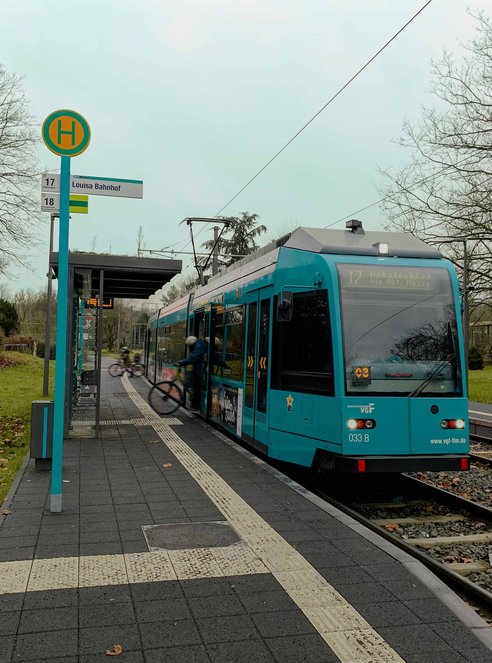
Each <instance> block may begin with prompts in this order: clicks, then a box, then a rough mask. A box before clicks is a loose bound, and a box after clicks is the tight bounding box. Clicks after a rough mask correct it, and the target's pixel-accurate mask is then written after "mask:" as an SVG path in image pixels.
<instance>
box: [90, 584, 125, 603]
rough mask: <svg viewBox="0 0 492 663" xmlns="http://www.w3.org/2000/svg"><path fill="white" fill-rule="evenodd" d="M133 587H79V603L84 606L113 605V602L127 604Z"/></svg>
mask: <svg viewBox="0 0 492 663" xmlns="http://www.w3.org/2000/svg"><path fill="white" fill-rule="evenodd" d="M134 586H135V585H108V586H105V587H80V588H79V590H78V591H79V603H80V605H81V606H82V605H84V604H99V603H108V604H109V603H115V602H121V601H123V602H129V601H131V599H132V597H131V594H130V587H132V588H133V587H134Z"/></svg>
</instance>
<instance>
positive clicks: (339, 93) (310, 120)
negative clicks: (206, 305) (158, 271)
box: [183, 0, 432, 248]
mask: <svg viewBox="0 0 492 663" xmlns="http://www.w3.org/2000/svg"><path fill="white" fill-rule="evenodd" d="M431 2H432V0H427V2H425V3H424V5H423V6H422V7H421V8H420V9H419V10H418V11H417V12H415V14H413V16H411V17H410V18H409V19H408V21H406V23H404V24H403V25H402V26H401V28H400V29H399V30H398V31H397V32H395V34H394V35H393V36H392V37H390V38H389V39H388V40H387V41H386V42H385V43H384V44H383V46H381V48H379V49H378V50H377V51H376V53H374V55H373V56H372V57H371V58H370V59H369V60H367V61H366V62H365V64H363V65H362V66H361V67H360V68H359V69H358V70H357V71H356V72H355V74H353V75H352V76H351V77H350V78H349V80H348V81H347V82H346V83H345V84H344V85H342V87H340V88H339V89H338V90H337V92H335V93H334V94H333V95H332V96H331V97H330V99H328V101H327V102H326V103H325V104H323V106H322V107H321V108H320V109H319V110H318V111H317V112H316V113H315V114H314V115H313V116H312V117H311V118H310V119H309V120H308V121H307V122H306V123H305V124H304V125H303V126H302V127H301V128H300V129H299V130H298V131H297V132H296V133H295V134H294V135H293V136H292V137H291V138H290V139H289V140H288V141H287V142H286V143H285V145H283V147H281V148H280V150H278V151H277V152H276V153H275V154H274V155H273V157H271V158H270V159H269V160H268V161H267V162H266V164H265V165H264V166H262V167H261V168H260V169H259V170H258V172H257V173H255V175H253V177H251V179H249V180H248V181H247V182H246V184H245V185H244V186H243V187H241V189H239V191H238V192H237V193H236V194H235V195H234V196H233V197H232V198H231V199H230V200H228V201H227V203H226V204H225V205H223V206H222V207H221V208H220V209H219V211H218V212H216V213H215V215H214V216H219V214H221V212H223V211H224V210H225V209H226V208H227V207H228V206H229V205H230V204H231V203H232V202H233V201H234V200H235V199H236V198H237V197H238V196H239V195H240V194H241V193H242V192H243V191H244V190H245V189H246V188H247V187H248V186H249V185H250V184H251V183H252V182H254V181H255V180H256V179H257V177H259V176H260V175H261V173H263V172H264V171H265V170H266V169H267V168H268V167H269V166H270V164H272V163H273V162H274V161H275V159H277V158H278V157H279V156H280V155H281V154H282V152H284V150H286V149H287V147H288V146H289V145H290V144H291V143H293V142H294V140H295V139H296V138H297V137H298V136H300V134H301V133H302V132H303V131H304V130H305V129H307V127H308V126H309V125H310V124H311V123H312V122H313V121H314V120H315V119H316V118H317V117H318V116H319V115H321V113H322V112H323V111H324V110H325V109H326V108H328V106H329V105H330V104H331V103H333V101H335V99H337V97H339V96H340V95H341V94H342V92H343V91H344V90H346V89H347V88H348V87H349V85H350V84H351V83H352V82H353V81H355V79H356V78H357V77H358V76H359V75H360V74H361V73H362V72H363V71H364V70H365V69H367V67H368V66H369V65H370V64H371V63H372V62H374V60H375V59H376V58H377V57H378V56H379V55H380V54H381V53H382V52H383V51H384V50H385V49H386V48H387V47H388V46H389V45H390V44H391V43H392V42H393V41H394V40H395V39H396V38H397V37H398V36H399V35H400V34H401V33H402V32H403V31H404V30H405V29H406V28H407V27H408V26H409V25H410V24H411V23H412V22H413V21H414V20H415V19H416V18H417V17H418V16H419V15H420V14H421V13H422V12H423V11H424V10H425V9H426V8H427V7H428V6H429V5H430V4H431ZM208 225H210V224H206V225H205V226H204V227H203V228H201V229H200V230H199V231H198V232H197V233H196V235H195V238H196V237H198V235H200V233H202V232H204V231H205V230H206V229H207V226H208ZM186 246H188V244H186V245H185V247H186ZM185 247H183V248H185Z"/></svg>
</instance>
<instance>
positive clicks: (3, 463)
mask: <svg viewBox="0 0 492 663" xmlns="http://www.w3.org/2000/svg"><path fill="white" fill-rule="evenodd" d="M8 462H9V461H8V460H7V459H6V458H0V465H7V463H8Z"/></svg>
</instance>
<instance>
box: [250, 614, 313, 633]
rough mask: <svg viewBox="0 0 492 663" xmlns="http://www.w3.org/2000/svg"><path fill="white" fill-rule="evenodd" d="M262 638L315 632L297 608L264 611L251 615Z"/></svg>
mask: <svg viewBox="0 0 492 663" xmlns="http://www.w3.org/2000/svg"><path fill="white" fill-rule="evenodd" d="M251 619H252V620H253V622H254V623H255V625H256V627H257V629H258V631H259V632H260V634H261V635H262V637H264V638H270V637H271V638H275V637H281V636H282V637H285V636H289V635H300V634H309V633H315V632H316V631H315V628H314V627H313V625H312V624H311V623H310V622H309V621H308V620H307V619H306V617H305V616H304V614H303V613H302V612H301V611H300V610H299V609H297V610H288V611H285V610H284V611H275V612H264V613H258V614H253V615H251Z"/></svg>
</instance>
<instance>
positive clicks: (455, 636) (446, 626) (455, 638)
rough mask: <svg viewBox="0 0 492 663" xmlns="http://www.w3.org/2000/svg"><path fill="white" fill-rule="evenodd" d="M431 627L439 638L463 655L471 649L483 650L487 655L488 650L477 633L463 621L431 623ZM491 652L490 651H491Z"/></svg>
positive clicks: (466, 654)
mask: <svg viewBox="0 0 492 663" xmlns="http://www.w3.org/2000/svg"><path fill="white" fill-rule="evenodd" d="M429 627H430V628H431V629H432V630H433V631H434V633H436V634H437V635H438V636H439V638H442V640H443V641H444V642H445V643H446V644H448V645H449V646H450V647H452V649H454V650H456V651H458V652H459V653H460V654H463V656H465V658H466V656H468V652H469V650H471V649H473V650H477V651H478V650H481V651H482V654H483V655H486V654H487V652H488V650H487V649H486V647H485V645H483V644H482V643H481V642H480V641H479V640H478V638H476V637H475V635H474V634H473V633H472V632H471V631H470V630H469V629H467V628H466V626H464V625H463V624H461V622H452V623H449V622H448V623H439V624H430V625H429ZM489 653H490V652H489Z"/></svg>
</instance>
